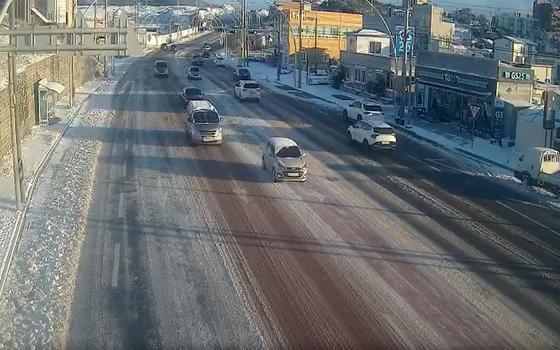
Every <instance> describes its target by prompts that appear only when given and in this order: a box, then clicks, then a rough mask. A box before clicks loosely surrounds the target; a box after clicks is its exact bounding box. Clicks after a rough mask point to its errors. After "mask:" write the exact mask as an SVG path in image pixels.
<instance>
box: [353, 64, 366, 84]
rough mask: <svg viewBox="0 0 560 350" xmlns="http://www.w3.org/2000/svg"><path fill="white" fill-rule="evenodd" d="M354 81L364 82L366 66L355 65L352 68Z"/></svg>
mask: <svg viewBox="0 0 560 350" xmlns="http://www.w3.org/2000/svg"><path fill="white" fill-rule="evenodd" d="M354 81H356V82H359V83H365V82H366V68H365V67H359V66H358V67H356V69H355V70H354Z"/></svg>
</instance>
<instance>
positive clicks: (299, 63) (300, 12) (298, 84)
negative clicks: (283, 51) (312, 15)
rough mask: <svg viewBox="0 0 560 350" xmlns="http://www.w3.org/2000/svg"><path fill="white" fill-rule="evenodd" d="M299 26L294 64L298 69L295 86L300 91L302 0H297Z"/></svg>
mask: <svg viewBox="0 0 560 350" xmlns="http://www.w3.org/2000/svg"><path fill="white" fill-rule="evenodd" d="M298 17H299V25H298V35H299V47H298V50H297V52H296V62H297V69H298V82H297V86H298V88H300V89H301V70H302V69H303V64H302V62H301V56H302V53H303V50H302V47H303V39H302V37H301V21H302V17H303V0H299V16H298Z"/></svg>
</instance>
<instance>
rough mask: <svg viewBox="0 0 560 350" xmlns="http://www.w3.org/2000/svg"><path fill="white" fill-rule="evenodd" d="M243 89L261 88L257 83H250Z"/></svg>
mask: <svg viewBox="0 0 560 350" xmlns="http://www.w3.org/2000/svg"><path fill="white" fill-rule="evenodd" d="M243 87H245V88H246V89H258V88H259V84H257V83H248V84H245V85H243Z"/></svg>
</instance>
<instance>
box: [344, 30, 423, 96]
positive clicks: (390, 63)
mask: <svg viewBox="0 0 560 350" xmlns="http://www.w3.org/2000/svg"><path fill="white" fill-rule="evenodd" d="M347 41H348V43H347V45H346V47H347V49H346V50H343V51H342V52H341V57H340V62H341V64H342V65H343V66H344V69H345V71H346V84H347V85H349V86H352V87H354V88H357V89H362V90H367V89H368V87H369V86H368V84H371V83H370V82H373V83H375V84H380V85H382V86H383V87H384V93H383V94H382V95H384V96H386V97H392V96H393V95H394V90H395V87H397V86H398V85H397V84H400V81H401V80H400V79H401V77H400V72H401V70H402V60H401V59H400V58H399V59H397V60H396V61H395V57H394V55H393V54H392V46H391V38H390V36H389V35H388V34H386V33H382V32H379V31H376V30H373V29H362V30H360V31H358V32H355V33H351V34H348V36H347ZM395 62H396V66H395ZM412 63H413V64H412V67H410V69H411V70H412V76H414V60H413V62H412ZM395 73H398V75H395ZM378 94H379V93H378Z"/></svg>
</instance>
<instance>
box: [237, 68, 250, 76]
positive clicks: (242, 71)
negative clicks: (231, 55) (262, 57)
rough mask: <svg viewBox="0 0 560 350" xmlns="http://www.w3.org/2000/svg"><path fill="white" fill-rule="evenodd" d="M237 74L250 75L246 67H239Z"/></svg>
mask: <svg viewBox="0 0 560 350" xmlns="http://www.w3.org/2000/svg"><path fill="white" fill-rule="evenodd" d="M239 74H240V75H251V73H250V72H249V70H248V69H240V70H239Z"/></svg>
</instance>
